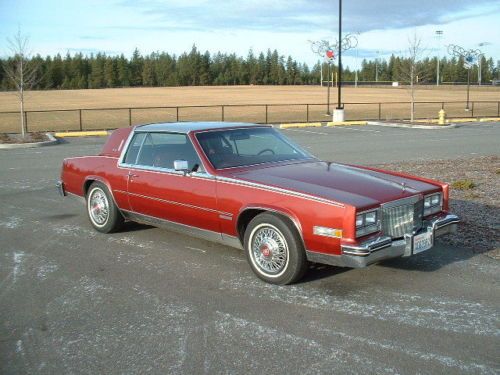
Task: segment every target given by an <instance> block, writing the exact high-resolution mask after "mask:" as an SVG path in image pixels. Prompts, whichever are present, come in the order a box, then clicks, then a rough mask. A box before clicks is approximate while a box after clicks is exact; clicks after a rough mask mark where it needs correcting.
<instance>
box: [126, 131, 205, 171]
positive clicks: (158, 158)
mask: <svg viewBox="0 0 500 375" xmlns="http://www.w3.org/2000/svg"><path fill="white" fill-rule="evenodd" d="M145 136H146V138H145V139H144V141H143V142H142V146H141V149H140V151H139V154H138V158H137V162H136V163H135V164H137V165H141V166H147V167H155V168H166V169H174V161H175V160H186V161H187V162H188V168H189V169H190V170H192V171H197V172H201V171H202V169H201V162H200V159H199V158H198V154H197V153H196V151H195V149H194V147H193V145H192V143H191V140H190V139H189V138H188V137H187V136H186V135H185V134H178V133H159V132H158V133H147V135H145Z"/></svg>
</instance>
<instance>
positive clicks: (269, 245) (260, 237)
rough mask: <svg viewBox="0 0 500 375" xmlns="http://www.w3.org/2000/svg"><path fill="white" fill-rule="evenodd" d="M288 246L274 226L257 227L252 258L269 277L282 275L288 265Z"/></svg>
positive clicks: (252, 237) (253, 238)
mask: <svg viewBox="0 0 500 375" xmlns="http://www.w3.org/2000/svg"><path fill="white" fill-rule="evenodd" d="M288 254H289V251H288V244H287V241H286V239H285V237H284V235H283V234H282V233H281V232H280V231H279V229H278V228H276V227H275V226H273V225H270V224H261V225H260V226H257V227H256V228H255V229H254V231H253V233H252V236H251V256H252V260H253V261H254V263H255V265H256V266H257V267H258V268H259V269H260V270H261V272H263V273H265V274H267V275H279V274H281V273H282V272H283V271H284V270H285V269H286V266H287V264H288V258H289V256H288Z"/></svg>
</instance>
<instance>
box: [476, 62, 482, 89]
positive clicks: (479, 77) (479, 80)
mask: <svg viewBox="0 0 500 375" xmlns="http://www.w3.org/2000/svg"><path fill="white" fill-rule="evenodd" d="M481 59H482V56H481V55H479V67H478V69H479V70H478V71H477V83H479V86H481V81H482V79H481V78H482V77H481Z"/></svg>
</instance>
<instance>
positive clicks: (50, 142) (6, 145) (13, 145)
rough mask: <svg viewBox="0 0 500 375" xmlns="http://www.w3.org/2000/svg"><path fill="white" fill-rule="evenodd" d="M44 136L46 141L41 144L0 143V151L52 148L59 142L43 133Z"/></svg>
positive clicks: (48, 134)
mask: <svg viewBox="0 0 500 375" xmlns="http://www.w3.org/2000/svg"><path fill="white" fill-rule="evenodd" d="M45 135H46V136H47V137H48V138H49V140H48V141H43V142H33V143H0V149H5V150H9V149H15V148H36V147H45V146H52V145H55V144H57V143H59V141H58V140H57V139H56V138H55V137H54V136H53V135H52V134H50V133H45Z"/></svg>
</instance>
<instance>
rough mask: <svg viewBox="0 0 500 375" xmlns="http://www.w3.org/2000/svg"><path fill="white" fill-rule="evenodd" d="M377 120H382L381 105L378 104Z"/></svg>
mask: <svg viewBox="0 0 500 375" xmlns="http://www.w3.org/2000/svg"><path fill="white" fill-rule="evenodd" d="M378 119H379V120H382V103H378Z"/></svg>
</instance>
